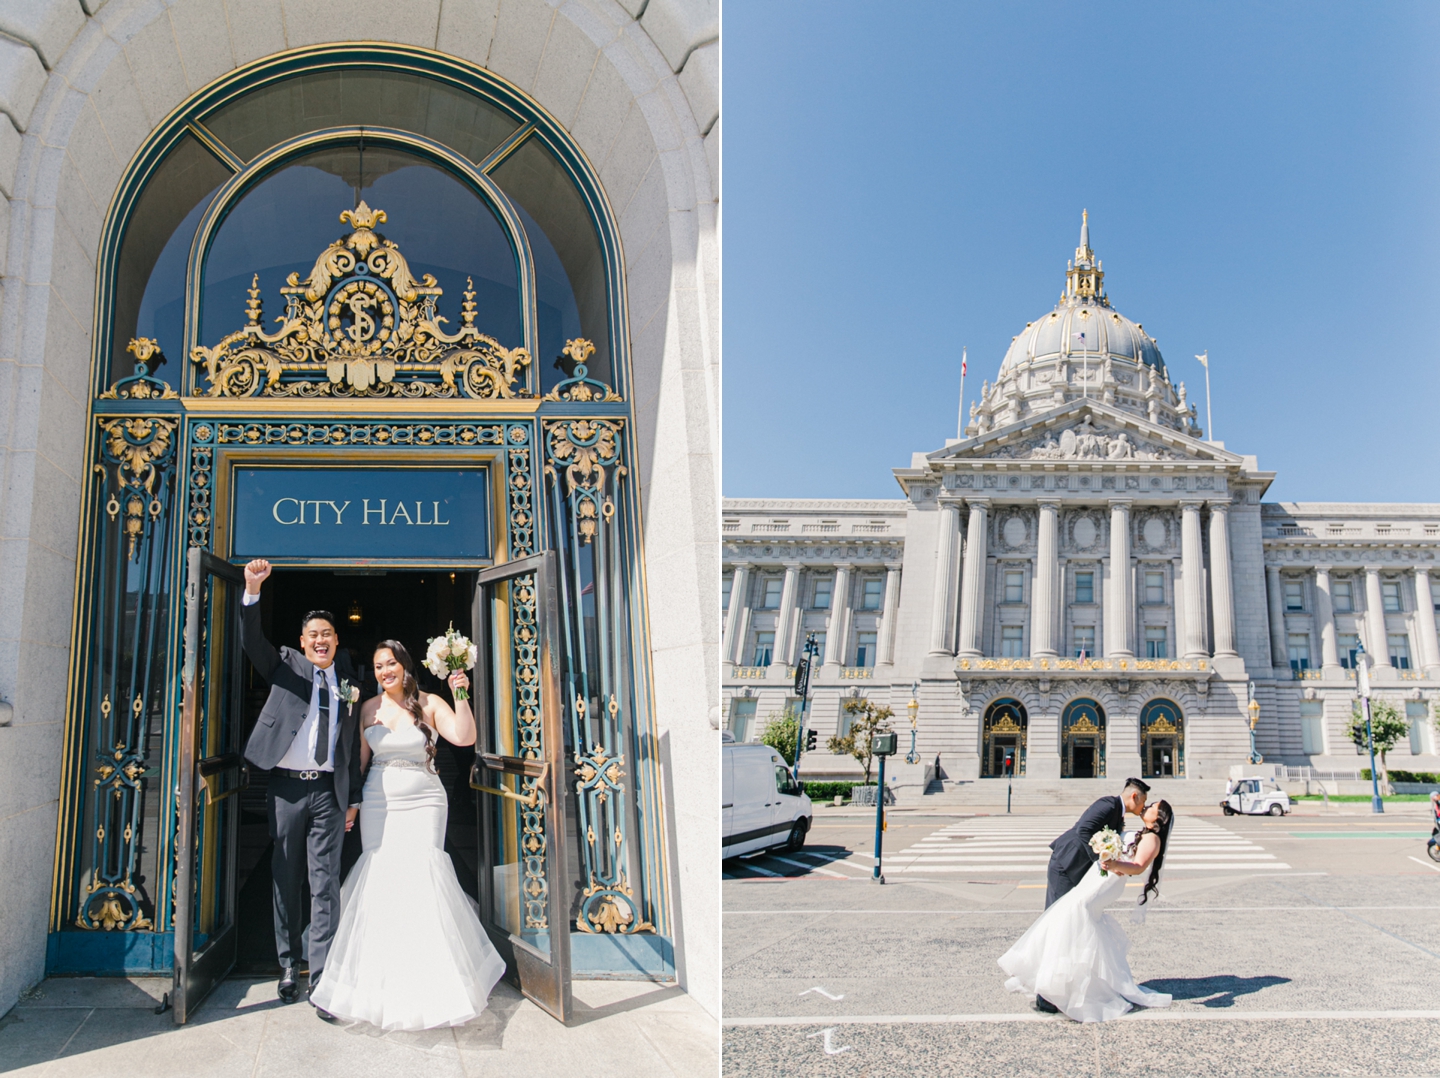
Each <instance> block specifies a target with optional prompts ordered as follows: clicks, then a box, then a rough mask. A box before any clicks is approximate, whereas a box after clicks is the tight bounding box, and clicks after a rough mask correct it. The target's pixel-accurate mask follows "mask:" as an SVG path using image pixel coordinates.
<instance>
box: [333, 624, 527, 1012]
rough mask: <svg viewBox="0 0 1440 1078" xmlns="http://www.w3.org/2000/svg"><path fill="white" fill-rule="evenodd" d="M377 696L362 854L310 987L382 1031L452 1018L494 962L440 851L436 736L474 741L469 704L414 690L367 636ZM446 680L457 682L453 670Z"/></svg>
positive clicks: (369, 727)
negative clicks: (317, 977)
mask: <svg viewBox="0 0 1440 1078" xmlns="http://www.w3.org/2000/svg"><path fill="white" fill-rule="evenodd" d="M374 666H375V680H376V681H377V683H378V684H379V686H380V690H381V691H380V695H378V696H376V697H374V698H372V699H370V700H367V701H366V702H365V704H364V706H363V707H362V708H361V709H360V731H361V737H360V741H361V747H360V756H361V765H362V767H368V768H369V775H368V777H367V778H366V780H365V787H364V798H363V800H362V801H361V802H360V835H361V840H362V845H363V849H364V852H363V853H362V854H361V856H360V860H359V861H357V862H356V864H355V867H354V869H353V870H352V871H351V873H350V877H349V879H347V880H346V881H345V887H344V890H343V892H342V894H341V912H340V925H339V927H338V928H337V929H336V932H335V942H334V943H333V944H332V945H331V947H330V957H329V961H328V963H327V965H326V967H325V972H324V976H323V978H322V979H321V981H320V984H319V986H318V987H316V989H315V991H314V994H313V995H312V996H311V1002H312V1003H314V1004H315V1007H316V1009H317V1010H319V1011H320V1014H321V1017H338V1018H345V1019H349V1020H352V1021H361V1022H369V1023H371V1024H372V1025H375V1026H379V1027H380V1028H382V1029H387V1030H390V1029H412V1030H413V1029H430V1028H433V1027H435V1026H458V1025H463V1024H464V1023H465V1022H468V1021H470V1019H472V1018H474V1017H475V1016H476V1015H478V1014H479V1013H480V1012H481V1011H483V1010H484V1009H485V1003H486V1000H487V999H488V997H489V995H490V990H491V988H493V987H494V986H495V982H496V981H498V980H499V979H500V976H501V974H503V973H504V972H505V963H504V960H503V959H501V957H500V955H499V954H498V953H497V952H496V950H495V948H494V947H493V946H492V945H491V943H490V940H489V939H488V938H487V937H486V935H485V930H484V929H483V928H481V926H480V920H479V917H478V914H477V908H476V906H475V903H474V902H473V901H472V900H471V899H470V897H469V896H468V895H466V894H465V892H464V891H462V890H461V889H460V884H459V881H458V880H457V879H456V878H455V868H454V865H453V864H452V863H451V861H450V858H449V856H448V855H447V854H446V853H445V848H444V847H445V820H446V814H447V812H446V810H447V801H446V796H445V787H444V786H442V785H441V783H440V777H439V775H438V774H437V773H436V771H435V763H434V760H435V748H436V740H435V739H436V737H437V736H439V737H443V738H445V740H447V741H449V742H450V743H451V744H454V745H473V744H474V743H475V717H474V715H473V714H472V713H471V711H470V703H469V701H468V700H465V699H457V700H456V701H455V708H454V709H453V710H452V709H451V708H450V706H449V705H448V704H446V703H445V701H444V700H442V699H441V698H440V697H438V696H435V695H433V694H431V693H424V692H421V691H420V689H419V685H418V684H417V682H416V680H415V662H414V660H413V659H412V658H411V657H410V653H409V652H408V651H406V649H405V647H404V645H402V644H401V643H400V642H399V641H397V640H382V641H381V642H380V643H379V644H377V645H376V646H375V654H374ZM449 683H450V687H451V689H452V691H453V690H455V689H464V688H467V687H468V686H469V684H470V681H469V678H467V677H466V676H465V674H464V673H463V672H461V671H458V670H457V671H455V672H454V673H452V674H451V675H450V678H449Z"/></svg>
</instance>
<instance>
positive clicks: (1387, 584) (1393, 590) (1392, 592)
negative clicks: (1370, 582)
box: [1380, 580, 1400, 614]
mask: <svg viewBox="0 0 1440 1078" xmlns="http://www.w3.org/2000/svg"><path fill="white" fill-rule="evenodd" d="M1380 599H1381V602H1382V604H1383V605H1384V607H1385V613H1387V614H1398V613H1400V581H1398V580H1383V581H1381V582H1380Z"/></svg>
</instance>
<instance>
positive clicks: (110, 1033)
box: [0, 977, 719, 1078]
mask: <svg viewBox="0 0 1440 1078" xmlns="http://www.w3.org/2000/svg"><path fill="white" fill-rule="evenodd" d="M169 988H170V981H169V978H158V977H155V978H134V979H129V980H125V979H121V978H88V977H86V978H78V977H77V978H51V979H49V980H46V981H44V982H42V983H41V985H40V986H39V987H38V988H37V989H35V990H33V991H32V992H31V993H30V994H29V995H28V998H26V999H24V1000H22V1001H21V1002H20V1003H19V1004H18V1005H16V1007H15V1008H14V1009H13V1010H11V1011H10V1013H9V1014H7V1015H5V1017H4V1018H0V1073H4V1074H17V1075H24V1076H26V1078H31V1076H34V1078H39V1076H41V1075H43V1076H44V1078H82V1076H83V1078H92V1076H99V1075H106V1076H110V1075H125V1076H127V1078H132V1076H133V1078H172V1076H174V1078H182V1076H183V1078H201V1076H210V1075H215V1076H232V1075H233V1076H236V1078H261V1076H269V1075H274V1076H285V1078H291V1076H294V1075H304V1076H307V1078H309V1076H314V1078H322V1076H328V1075H343V1076H344V1078H369V1076H371V1075H374V1076H376V1078H379V1076H382V1075H383V1076H384V1078H409V1076H411V1075H414V1076H417V1078H419V1076H424V1078H450V1076H452V1075H453V1076H455V1078H468V1076H490V1075H495V1076H499V1075H504V1076H505V1078H513V1076H514V1075H516V1074H540V1075H550V1074H576V1075H578V1074H583V1075H585V1076H586V1078H600V1076H605V1075H616V1076H620V1075H624V1076H626V1078H650V1076H655V1078H672V1076H684V1078H690V1076H692V1075H713V1074H715V1073H716V1072H717V1071H718V1068H719V1026H718V1023H717V1022H716V1020H715V1019H714V1018H713V1017H712V1016H710V1015H709V1014H706V1013H705V1011H703V1010H702V1009H701V1008H700V1006H699V1005H698V1004H696V1003H695V1002H694V1001H693V1000H692V999H691V998H690V997H689V996H688V995H686V994H685V993H684V992H683V991H681V990H680V989H679V988H677V987H675V986H674V985H657V984H651V983H648V982H637V981H577V982H576V983H575V990H574V991H575V1015H574V1017H573V1018H572V1019H571V1024H570V1025H569V1026H568V1027H567V1026H562V1025H560V1024H559V1023H558V1022H556V1021H555V1020H554V1019H553V1018H551V1017H550V1016H549V1015H547V1014H545V1013H544V1012H543V1011H541V1010H540V1009H539V1008H538V1007H536V1006H535V1005H534V1004H533V1003H531V1002H529V1001H528V1000H526V999H524V998H523V997H522V996H521V995H520V993H519V992H518V991H517V990H516V989H514V988H513V987H511V985H509V984H508V983H506V982H503V981H502V982H501V983H500V984H499V985H497V986H496V987H495V990H494V992H493V993H491V996H490V1005H489V1007H487V1008H486V1010H485V1013H484V1014H482V1015H480V1017H478V1018H476V1019H475V1020H474V1021H473V1022H471V1023H469V1024H468V1025H465V1026H461V1027H459V1028H456V1029H448V1028H447V1029H436V1030H426V1031H424V1032H420V1033H402V1032H396V1033H383V1032H381V1031H380V1030H377V1029H375V1028H373V1027H370V1026H363V1025H356V1026H332V1025H329V1024H327V1023H325V1022H322V1021H321V1020H320V1019H319V1018H317V1017H316V1015H315V1012H314V1010H312V1009H311V1008H310V1007H309V1006H308V1005H307V1004H305V1003H303V1002H302V1003H296V1004H293V1005H290V1006H286V1005H284V1004H282V1003H281V1002H280V1001H279V1000H278V999H277V998H276V996H275V981H273V980H264V981H261V980H251V979H246V980H240V979H236V980H230V981H226V982H225V983H224V984H222V985H221V986H220V987H219V988H218V989H216V991H215V992H214V994H213V995H211V997H210V998H209V999H207V1000H206V1001H205V1003H204V1004H202V1005H201V1007H200V1008H199V1010H198V1011H197V1012H196V1014H195V1016H194V1019H193V1020H192V1021H191V1022H190V1024H189V1025H186V1026H184V1027H176V1026H175V1024H174V1019H173V1016H172V1015H171V1014H169V1013H166V1014H162V1015H157V1014H155V1013H154V1012H155V1005H156V1003H157V1001H158V1000H159V998H160V996H161V994H162V993H163V992H166V991H168V990H169Z"/></svg>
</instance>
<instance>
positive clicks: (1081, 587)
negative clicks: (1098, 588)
mask: <svg viewBox="0 0 1440 1078" xmlns="http://www.w3.org/2000/svg"><path fill="white" fill-rule="evenodd" d="M1075 601H1076V602H1077V603H1093V602H1094V601H1095V574H1094V573H1076V574H1075Z"/></svg>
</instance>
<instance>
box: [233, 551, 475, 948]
mask: <svg viewBox="0 0 1440 1078" xmlns="http://www.w3.org/2000/svg"><path fill="white" fill-rule="evenodd" d="M474 591H475V574H474V573H470V572H455V573H452V572H450V571H449V570H444V571H428V570H427V571H403V572H395V571H389V572H387V571H384V570H344V569H341V570H331V569H326V570H314V569H276V570H275V573H274V575H272V576H271V578H270V580H268V581H267V582H266V584H265V588H264V590H263V592H262V593H261V600H260V616H261V621H262V622H263V624H264V626H265V634H266V636H267V637H268V638H269V640H270V642H271V643H272V644H274V645H275V646H276V647H280V646H282V645H289V646H290V647H295V648H298V647H299V642H300V619H301V618H303V617H304V616H305V614H306V613H307V612H309V611H311V610H329V611H330V612H332V613H333V614H334V615H335V618H336V620H337V622H338V624H337V625H336V630H337V632H338V633H339V636H340V646H341V647H342V648H345V649H347V650H348V651H349V652H350V658H351V661H352V663H354V665H355V668H356V670H357V671H358V672H359V673H360V676H361V678H362V682H361V690H360V691H361V698H362V699H366V700H368V699H369V698H370V697H372V696H374V695H375V693H376V691H377V690H376V685H375V676H374V672H373V671H372V669H371V666H370V658H371V654H372V652H373V650H374V646H375V644H376V642H377V641H380V640H384V639H395V640H399V641H400V642H401V643H402V644H404V645H405V647H406V648H407V649H408V650H409V651H410V653H411V655H412V656H414V657H415V660H416V662H417V663H418V662H419V661H421V660H422V659H423V658H424V656H425V648H426V644H427V642H428V640H429V638H430V637H432V636H437V635H439V634H440V633H442V632H444V631H445V627H446V626H447V625H449V624H451V623H452V622H453V623H454V625H455V628H456V629H458V630H459V631H460V632H463V633H465V634H466V635H467V636H468V635H470V632H471V626H470V604H471V596H472V595H473V594H474ZM245 666H246V673H245V727H244V736H245V737H246V738H247V739H248V738H249V736H250V731H251V729H252V728H253V727H254V725H255V722H256V720H257V719H258V718H259V716H260V709H261V708H262V707H263V706H264V704H265V697H266V695H267V694H268V692H269V687H268V686H267V685H266V684H265V683H264V681H262V680H261V679H260V678H259V677H258V676H257V675H256V674H255V671H254V670H253V668H251V667H250V665H249V663H248V662H247V663H246V664H245ZM419 678H420V688H421V691H423V692H431V693H435V694H436V695H438V696H441V697H443V698H444V699H445V700H446V701H450V691H449V688H448V687H447V686H446V685H445V684H444V683H443V682H442V681H441V680H440V679H439V678H436V677H434V676H433V675H431V674H430V673H429V672H428V671H427V670H425V669H424V668H423V667H421V668H420V670H419ZM474 759H475V752H474V750H473V749H471V748H457V747H456V746H454V745H451V744H449V743H448V742H446V741H443V740H442V741H441V742H440V745H439V751H438V752H437V754H436V766H437V767H438V768H439V771H440V779H441V781H442V782H443V783H444V784H445V792H446V794H447V795H448V797H449V799H450V817H449V821H448V824H447V826H446V830H445V850H446V852H447V853H448V854H449V855H450V858H451V860H452V861H453V862H454V863H455V872H456V875H457V876H459V878H460V886H461V887H463V888H464V889H465V890H466V891H467V892H468V893H469V894H470V895H471V897H472V898H473V897H475V895H476V872H477V862H478V835H477V832H476V818H477V817H476V810H475V799H474V791H473V790H471V789H470V783H469V776H470V765H471V764H472V763H473V762H474ZM266 779H267V774H266V773H265V772H263V771H252V773H251V776H250V788H249V789H248V790H246V791H245V792H244V793H243V794H242V795H241V802H242V805H241V808H242V812H241V824H240V857H239V870H240V871H239V886H240V899H239V934H240V940H239V956H238V961H237V965H236V972H238V973H246V974H257V975H269V974H272V973H275V972H276V971H278V969H279V966H278V964H277V962H276V957H275V930H274V914H273V911H272V898H271V877H270V849H271V843H270V834H269V826H268V824H267V822H266V815H265V786H266ZM360 849H361V843H360V831H359V829H358V828H357V829H356V830H354V831H352V832H350V834H348V835H347V836H346V838H345V852H344V857H343V862H342V870H343V871H344V872H345V873H346V874H348V873H349V871H350V868H351V867H352V866H353V865H354V864H355V862H356V861H357V860H358V859H359V857H360Z"/></svg>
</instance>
